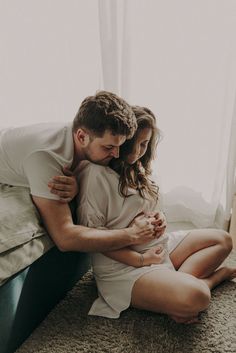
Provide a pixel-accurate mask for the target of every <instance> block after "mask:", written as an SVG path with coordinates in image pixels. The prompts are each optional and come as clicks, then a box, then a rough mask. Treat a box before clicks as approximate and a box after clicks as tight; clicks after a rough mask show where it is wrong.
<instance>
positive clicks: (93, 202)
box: [77, 161, 189, 318]
mask: <svg viewBox="0 0 236 353" xmlns="http://www.w3.org/2000/svg"><path fill="white" fill-rule="evenodd" d="M118 182H119V176H118V174H117V173H116V172H114V171H113V170H112V169H110V168H109V167H103V166H99V165H96V164H92V163H90V162H87V161H86V162H83V163H82V164H81V169H80V173H79V189H80V192H79V195H78V209H77V215H78V223H79V224H81V225H85V226H88V227H93V228H104V229H106V228H108V229H120V228H126V227H127V225H128V224H129V223H130V222H131V221H132V220H133V218H134V217H135V216H136V215H137V214H138V213H140V212H142V211H145V212H148V211H150V212H151V211H158V203H157V202H156V201H154V200H152V199H150V200H146V199H143V198H141V197H140V196H139V194H138V193H137V191H136V190H134V189H129V191H128V195H130V196H129V197H126V198H124V197H122V196H120V194H119V192H118ZM188 232H189V231H178V232H170V233H165V234H164V235H163V236H161V237H160V238H159V239H155V240H153V241H152V242H150V243H148V244H145V245H142V246H141V245H139V246H136V247H133V249H134V250H136V251H138V252H144V251H145V250H146V249H149V248H150V247H151V246H154V245H157V244H162V245H163V246H164V247H165V248H166V250H167V252H166V258H165V260H164V262H162V263H161V264H157V265H151V266H144V267H139V268H136V267H132V266H128V265H125V264H122V263H120V262H118V261H115V260H113V259H111V258H109V257H107V256H104V255H103V254H101V253H92V254H91V258H92V267H93V272H94V276H95V279H96V283H97V288H98V295H99V297H98V298H97V299H96V300H95V301H94V303H93V305H92V307H91V309H90V311H89V315H98V316H104V317H109V318H118V317H119V316H120V313H121V311H123V310H125V309H127V308H128V307H129V306H130V302H131V292H132V288H133V285H134V283H135V281H136V280H137V279H138V278H140V277H141V276H142V275H143V274H145V273H147V272H150V271H154V270H162V269H171V270H173V271H175V269H174V266H173V265H172V263H171V261H170V259H169V255H168V253H170V252H171V251H173V250H174V248H175V247H176V246H177V245H178V244H179V243H180V242H181V241H182V240H183V239H184V238H185V236H186V235H187V234H188Z"/></svg>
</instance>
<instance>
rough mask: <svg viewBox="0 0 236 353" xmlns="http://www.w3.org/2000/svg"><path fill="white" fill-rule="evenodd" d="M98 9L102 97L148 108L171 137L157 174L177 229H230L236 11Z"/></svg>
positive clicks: (129, 1)
mask: <svg viewBox="0 0 236 353" xmlns="http://www.w3.org/2000/svg"><path fill="white" fill-rule="evenodd" d="M99 4H100V18H99V19H100V28H101V43H102V45H101V53H102V54H101V55H102V57H103V58H104V61H103V62H104V65H103V77H104V82H103V83H104V85H103V88H104V89H110V90H113V91H114V92H116V93H119V94H121V95H122V96H123V97H124V98H126V99H127V100H128V101H129V102H130V103H131V104H138V105H142V106H148V107H149V108H150V109H152V110H153V112H154V113H155V114H156V115H157V118H158V125H159V127H160V129H161V130H162V131H163V135H164V139H163V141H162V142H161V143H160V146H159V147H158V153H157V159H156V160H155V162H154V164H153V169H154V175H155V177H156V178H157V180H158V182H159V184H160V187H161V190H162V198H163V203H164V208H165V211H166V214H167V218H168V220H169V221H171V222H191V223H193V224H194V225H195V226H196V227H223V228H227V225H228V221H229V218H230V213H231V207H232V199H233V195H234V193H235V165H236V125H235V119H236V113H235V110H236V108H235V99H236V64H235V62H236V60H235V59H236V42H235V38H234V33H235V31H236V23H235V14H236V3H235V1H233V0H229V1H227V2H224V1H223V0H214V1H213V0H206V1H205V0H204V1H203V0H200V1H199V0H193V1H191V2H189V1H188V0H179V1H178V2H176V1H174V0H165V1H164V0H147V1H144V0H140V1H134V0H126V1H125V2H124V1H120V0H113V1H107V0H99ZM107 9H109V11H107ZM108 24H110V30H109V25H108ZM110 41H112V43H111V42H110ZM105 42H106V44H105ZM111 51H112V53H111ZM106 60H107V61H109V60H111V61H109V64H106V65H105V62H106Z"/></svg>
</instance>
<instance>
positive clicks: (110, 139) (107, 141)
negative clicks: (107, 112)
mask: <svg viewBox="0 0 236 353" xmlns="http://www.w3.org/2000/svg"><path fill="white" fill-rule="evenodd" d="M98 139H99V142H100V143H102V144H104V145H112V146H119V145H121V144H122V143H124V142H125V140H126V136H125V135H113V134H112V132H111V131H105V133H104V135H103V136H102V137H98Z"/></svg>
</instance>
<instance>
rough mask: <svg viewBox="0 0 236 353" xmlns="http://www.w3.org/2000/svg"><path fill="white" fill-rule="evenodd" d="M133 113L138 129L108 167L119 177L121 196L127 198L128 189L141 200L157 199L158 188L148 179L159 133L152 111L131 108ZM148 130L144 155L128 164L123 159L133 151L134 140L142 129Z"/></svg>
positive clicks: (137, 107)
mask: <svg viewBox="0 0 236 353" xmlns="http://www.w3.org/2000/svg"><path fill="white" fill-rule="evenodd" d="M132 109H133V112H134V114H135V116H136V119H137V124H138V128H137V131H136V132H135V134H134V136H133V137H132V139H130V140H127V141H126V142H125V143H124V144H123V145H122V146H121V147H120V156H119V158H113V159H112V161H111V162H110V165H109V166H110V167H111V168H112V169H113V170H115V171H116V172H117V173H118V174H119V175H120V178H119V192H120V194H121V195H122V196H124V197H127V196H128V193H127V191H128V188H129V187H131V188H133V189H136V190H138V192H139V194H140V196H141V197H142V198H147V197H148V196H149V197H151V198H154V199H157V198H158V191H159V188H158V186H157V185H156V184H155V183H154V182H153V181H152V180H151V179H150V175H151V163H152V160H153V159H154V157H155V154H156V147H157V144H158V142H159V140H160V137H161V133H160V130H159V129H158V128H157V126H156V118H155V115H154V114H153V113H152V111H151V110H150V109H148V108H145V107H139V106H133V107H132ZM145 128H150V129H151V130H152V136H151V139H150V141H149V143H148V146H147V150H146V152H145V154H144V155H143V156H142V157H141V158H140V159H139V160H138V161H136V162H135V163H134V164H128V163H127V162H126V161H125V157H126V156H127V155H128V154H130V153H131V152H132V150H133V147H134V144H135V142H136V139H137V137H138V135H139V133H140V131H141V130H142V129H145Z"/></svg>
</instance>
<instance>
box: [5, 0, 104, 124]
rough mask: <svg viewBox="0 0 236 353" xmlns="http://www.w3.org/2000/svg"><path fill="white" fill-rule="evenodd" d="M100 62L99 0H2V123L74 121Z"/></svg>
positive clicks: (90, 91)
mask: <svg viewBox="0 0 236 353" xmlns="http://www.w3.org/2000/svg"><path fill="white" fill-rule="evenodd" d="M100 65H101V64H100V38H99V27H98V9H97V1H94V0H84V1H83V0H70V1H66V0H40V1H39V0H20V1H18V0H0V126H9V125H11V126H12V125H23V124H27V123H31V122H38V121H53V120H57V121H63V120H72V119H73V117H74V115H75V113H76V112H77V110H78V107H79V105H80V103H81V101H82V99H83V98H85V97H86V96H87V95H90V94H94V93H95V91H96V90H97V89H98V88H100V87H99V86H100Z"/></svg>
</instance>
